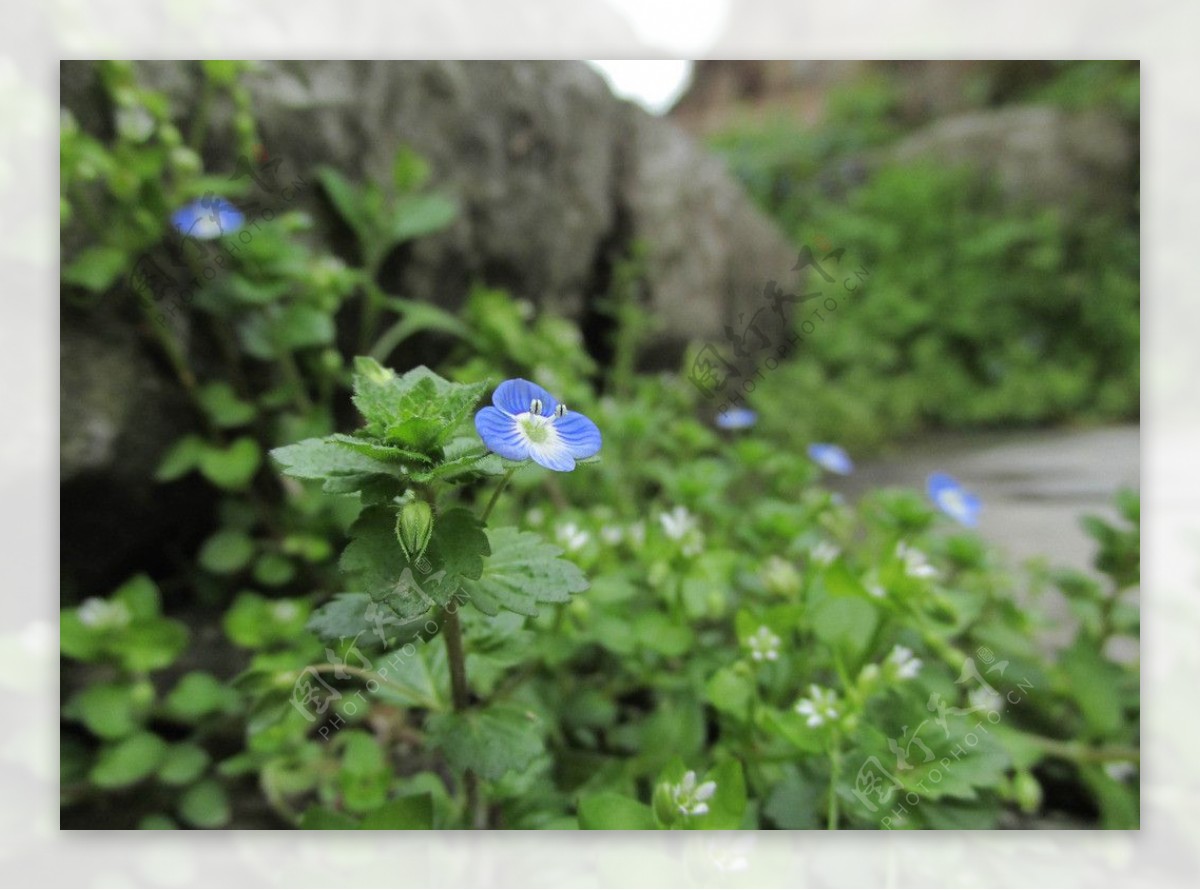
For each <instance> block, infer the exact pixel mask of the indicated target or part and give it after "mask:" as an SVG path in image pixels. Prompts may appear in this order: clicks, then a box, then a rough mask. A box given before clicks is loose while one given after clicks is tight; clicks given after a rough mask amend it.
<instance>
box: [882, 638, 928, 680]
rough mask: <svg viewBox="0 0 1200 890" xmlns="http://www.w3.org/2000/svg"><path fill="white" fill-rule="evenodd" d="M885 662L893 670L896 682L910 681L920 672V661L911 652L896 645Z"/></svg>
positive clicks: (905, 647)
mask: <svg viewBox="0 0 1200 890" xmlns="http://www.w3.org/2000/svg"><path fill="white" fill-rule="evenodd" d="M887 660H888V664H889V665H891V666H892V667H893V668H894V669H895V672H896V679H898V680H911V679H912V678H913V677H915V676H916V675H917V674H918V672H920V670H921V659H919V658H917V657H916V656H915V655H913V651H912V650H911V649H909V648H908V647H907V646H899V645H897V646H896V647H895V648H894V649H892V652H891V654H890V655H889V656H888V658H887Z"/></svg>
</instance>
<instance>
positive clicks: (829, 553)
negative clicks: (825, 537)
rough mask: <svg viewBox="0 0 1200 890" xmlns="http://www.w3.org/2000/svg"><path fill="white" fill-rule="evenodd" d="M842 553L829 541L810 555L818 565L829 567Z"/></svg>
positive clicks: (821, 544)
mask: <svg viewBox="0 0 1200 890" xmlns="http://www.w3.org/2000/svg"><path fill="white" fill-rule="evenodd" d="M841 552H842V551H841V550H839V549H838V548H837V547H835V546H834V545H833V544H830V543H829V542H828V541H822V542H821V543H819V544H818V545H817V546H816V547H814V548H813V549H812V550H811V551H810V552H809V555H810V556H811V557H812V561H813V562H815V563H816V564H817V565H819V566H827V565H830V564H831V563H832V562H833V561H834V560H835V559H837V558H838V554H840V553H841Z"/></svg>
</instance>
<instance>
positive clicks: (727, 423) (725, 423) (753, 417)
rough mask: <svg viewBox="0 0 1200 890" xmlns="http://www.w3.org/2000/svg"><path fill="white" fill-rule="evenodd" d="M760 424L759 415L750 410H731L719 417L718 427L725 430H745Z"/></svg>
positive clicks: (723, 412)
mask: <svg viewBox="0 0 1200 890" xmlns="http://www.w3.org/2000/svg"><path fill="white" fill-rule="evenodd" d="M757 422H758V414H757V413H755V412H754V411H751V410H750V409H749V408H730V409H729V410H728V411H722V412H721V413H720V414H718V415H717V426H719V427H720V428H721V429H723V430H744V429H747V428H748V427H752V426H754V424H755V423H757Z"/></svg>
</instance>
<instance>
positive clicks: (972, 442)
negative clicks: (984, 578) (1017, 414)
mask: <svg viewBox="0 0 1200 890" xmlns="http://www.w3.org/2000/svg"><path fill="white" fill-rule="evenodd" d="M1139 438H1140V437H1139V428H1138V427H1137V426H1136V425H1128V426H1118V427H1103V428H1098V429H1090V430H1068V431H1061V430H1059V431H1049V432H1032V433H1031V432H1016V433H995V434H993V433H988V434H981V435H979V436H974V437H966V436H960V435H955V436H945V437H937V438H933V439H930V440H923V441H922V442H920V443H919V444H915V445H912V446H908V447H904V448H902V449H899V450H897V451H896V452H894V453H893V454H890V455H887V456H885V457H883V458H881V459H878V460H874V461H870V462H865V463H863V464H860V465H859V467H858V468H857V469H856V471H855V473H854V475H853V476H851V477H849V478H848V479H847V480H846V482H845V485H844V486H841V488H842V490H843V491H844V492H845V493H846V494H847V496H851V497H853V496H857V495H858V494H861V493H862V492H864V491H866V490H867V489H870V488H877V487H880V486H902V487H912V488H916V489H917V490H919V491H921V492H924V490H925V480H926V478H927V477H928V476H929V474H930V473H932V472H934V471H937V470H941V471H942V472H945V473H949V474H950V475H952V476H954V477H955V478H957V479H958V480H959V482H961V483H962V484H963V486H964V487H966V488H967V489H969V490H970V491H973V492H975V493H976V494H978V495H979V496H980V498H981V499H982V500H983V512H982V514H981V515H980V520H979V529H978V531H979V534H980V535H982V536H983V537H984V538H985V539H987V540H988V541H989V542H991V543H992V544H994V545H995V546H997V547H998V548H1000V549H1001V550H1003V551H1004V552H1006V553H1007V554H1008V556H1009V558H1010V559H1011V560H1012V562H1013V563H1014V564H1016V563H1019V562H1023V561H1025V560H1027V559H1030V558H1033V557H1039V556H1040V557H1046V558H1047V559H1048V560H1049V561H1050V564H1051V565H1054V566H1062V567H1070V568H1079V569H1086V568H1090V566H1091V560H1092V556H1093V554H1094V552H1095V548H1094V547H1093V544H1092V540H1091V538H1089V537H1088V536H1087V535H1086V534H1084V532H1083V529H1082V528H1081V527H1080V525H1079V518H1080V516H1082V515H1084V514H1096V515H1099V516H1102V517H1104V518H1106V519H1113V518H1115V517H1116V510H1115V509H1114V507H1113V495H1114V494H1115V493H1116V492H1117V491H1118V490H1119V489H1120V488H1133V489H1135V490H1137V489H1140V483H1139V459H1140V442H1139Z"/></svg>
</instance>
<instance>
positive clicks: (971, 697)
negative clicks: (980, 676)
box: [967, 686, 1004, 711]
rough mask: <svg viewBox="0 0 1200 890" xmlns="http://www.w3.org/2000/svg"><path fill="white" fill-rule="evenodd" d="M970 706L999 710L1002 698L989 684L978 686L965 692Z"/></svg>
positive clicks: (982, 709) (1002, 705) (1002, 704)
mask: <svg viewBox="0 0 1200 890" xmlns="http://www.w3.org/2000/svg"><path fill="white" fill-rule="evenodd" d="M967 701H968V702H970V703H971V708H972V709H973V710H974V709H978V710H981V711H999V710H1000V709H1002V708H1003V707H1004V698H1003V697H1002V696H1001V695H1000V693H999V692H997V691H996V690H995V689H992V688H991V687H990V686H979V687H977V688H975V689H972V690H971V691H970V692H968V693H967Z"/></svg>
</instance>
